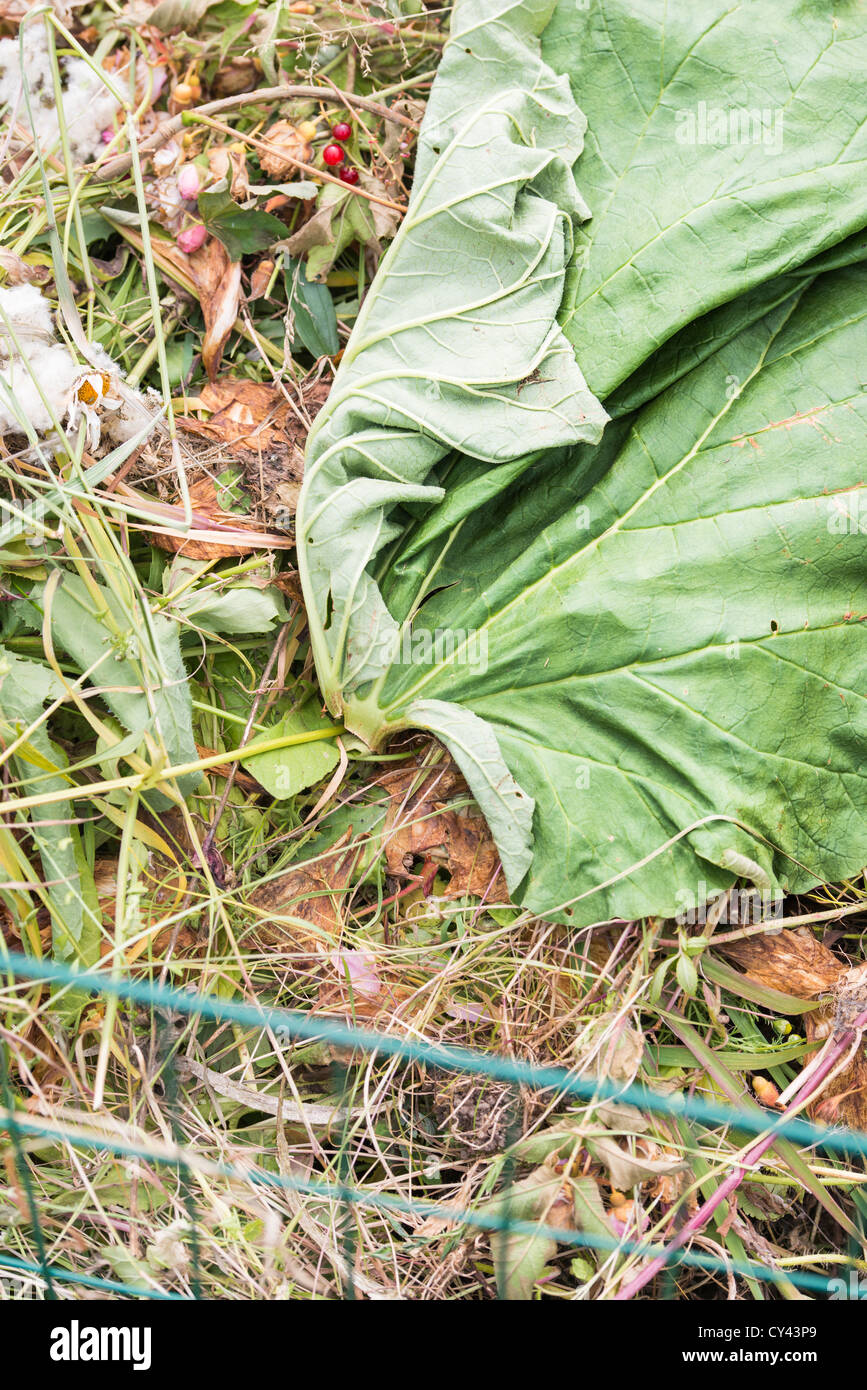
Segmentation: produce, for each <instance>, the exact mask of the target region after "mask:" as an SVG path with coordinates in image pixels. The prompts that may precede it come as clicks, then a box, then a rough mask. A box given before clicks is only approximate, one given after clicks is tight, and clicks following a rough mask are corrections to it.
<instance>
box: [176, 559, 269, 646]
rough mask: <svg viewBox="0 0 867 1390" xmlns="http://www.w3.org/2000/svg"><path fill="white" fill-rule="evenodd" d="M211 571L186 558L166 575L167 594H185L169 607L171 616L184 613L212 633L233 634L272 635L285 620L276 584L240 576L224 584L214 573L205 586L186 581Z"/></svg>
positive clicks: (198, 625)
mask: <svg viewBox="0 0 867 1390" xmlns="http://www.w3.org/2000/svg"><path fill="white" fill-rule="evenodd" d="M207 570H208V566H207V564H206V562H200V561H196V560H191V559H190V558H189V557H187V556H186V555H181V556H179V557H178V558H177V559H176V560H175V561H174V562H173V563H172V565H171V566H170V567H169V569H168V570H167V571H166V573H165V575H164V576H163V591H164V592H165V593H166V594H167V595H170V594H171V593H172V591H173V590H175V589H180V590H181V592H180V594H179V596H178V597H177V598H176V599H173V600H172V602H171V603H170V604H168V605H167V607H166V609H165V611H166V612H167V613H169V614H171V613H172V612H175V613H179V614H183V616H184V617H185V618H186V619H188V620H189V621H191V622H193V623H194V624H195V625H196V626H197V627H202V628H205V629H207V630H208V631H210V632H223V633H229V634H232V633H234V634H245V635H253V634H257V633H266V632H271V631H272V629H273V628H274V626H275V624H276V623H278V622H284V621H285V619H286V617H287V613H286V606H285V604H284V602H283V596H282V594H281V593H280V590H279V589H278V588H277V587H276V586H275V585H273V584H268V583H266V582H261V583H257V582H256V580H255V579H252V580H251V579H247V580H244V579H243V578H241V579H239V578H238V577H237V576H233V578H232V579H231V580H227V581H226V582H225V583H223V584H221V583H220V582H219V581H218V582H216V583H215V582H214V575H213V573H208V577H207V581H206V583H205V584H204V585H203V586H202V587H198V586H197V585H195V584H194V585H192V587H190V586H189V585H188V584H187V582H186V581H188V580H189V579H192V578H194V577H195V576H196V574H197V573H198V572H199V571H202V572H206V571H207Z"/></svg>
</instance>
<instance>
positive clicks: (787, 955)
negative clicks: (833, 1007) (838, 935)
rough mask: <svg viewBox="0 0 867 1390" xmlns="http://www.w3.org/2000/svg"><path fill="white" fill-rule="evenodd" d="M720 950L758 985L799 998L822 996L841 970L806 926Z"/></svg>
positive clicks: (730, 944) (726, 946)
mask: <svg viewBox="0 0 867 1390" xmlns="http://www.w3.org/2000/svg"><path fill="white" fill-rule="evenodd" d="M720 950H721V951H722V952H723V953H724V954H725V955H726V956H727V957H728V959H729V960H730V961H733V962H734V964H735V965H739V966H740V968H741V969H742V970H743V971H744V972H745V973H746V974H747V975H749V976H750V978H751V979H753V980H755V981H756V982H757V983H758V984H762V985H767V986H768V988H769V989H778V990H782V991H783V992H784V993H785V994H794V995H798V996H800V998H801V999H813V998H815V996H816V995H818V994H824V993H826V992H827V991H828V990H829V989H830V988H831V986H832V985H833V984H834V982H835V980H836V979H837V977H838V976H839V975H840V973H841V971H843V970H845V966H844V964H843V962H842V961H840V960H838V959H837V957H836V956H835V955H834V954H833V953H832V952H831V951H829V950H828V948H827V946H823V945H822V943H821V941H819V940H817V938H816V937H815V936H814V935H813V933H812V932H811V931H810V929H809V927H797V928H796V929H795V930H793V931H781V932H778V933H776V934H775V935H773V936H771V935H769V934H768V933H763V934H762V935H759V936H753V937H746V938H745V939H744V940H743V941H733V942H731V943H729V944H727V945H724V946H721V947H720Z"/></svg>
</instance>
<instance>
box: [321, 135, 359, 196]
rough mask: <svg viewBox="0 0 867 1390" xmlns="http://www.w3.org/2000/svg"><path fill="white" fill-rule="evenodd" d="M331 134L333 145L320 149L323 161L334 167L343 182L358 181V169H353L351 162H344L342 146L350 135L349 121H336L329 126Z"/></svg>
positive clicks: (344, 152)
mask: <svg viewBox="0 0 867 1390" xmlns="http://www.w3.org/2000/svg"><path fill="white" fill-rule="evenodd" d="M331 134H332V136H333V138H334V140H335V141H336V143H335V144H333V145H326V146H325V149H324V150H323V151H322V158H323V160H324V162H325V163H326V164H327V165H328V166H329V167H330V168H332V169H336V170H337V171H338V173H339V176H340V178H342V179H343V182H344V183H348V184H354V183H358V170H357V169H353V167H352V165H351V164H347V163H346V150H345V149H344V148H343V146H344V145H345V143H346V141H347V140H348V139H349V137H350V136H351V135H352V126H351V125H350V123H349V121H338V122H337V123H336V125H333V126H332V127H331Z"/></svg>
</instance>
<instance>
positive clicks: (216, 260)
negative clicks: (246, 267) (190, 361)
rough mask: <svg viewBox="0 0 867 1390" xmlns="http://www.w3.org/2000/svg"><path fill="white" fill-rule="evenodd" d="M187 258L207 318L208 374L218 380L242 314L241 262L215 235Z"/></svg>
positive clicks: (204, 349) (205, 353)
mask: <svg viewBox="0 0 867 1390" xmlns="http://www.w3.org/2000/svg"><path fill="white" fill-rule="evenodd" d="M187 259H188V261H189V265H190V269H191V271H192V275H193V279H194V280H195V284H196V291H197V294H198V298H199V303H200V304H201V306H202V314H203V316H204V319H205V336H204V340H203V342H202V362H203V363H204V367H205V371H206V372H207V373H208V377H209V378H210V380H211V381H214V380H215V379H216V376H217V370H218V368H219V366H220V360H221V358H222V356H223V348H224V347H225V345H226V339H227V338H228V336H229V334H230V333H231V331H232V327H233V325H234V322H235V320H236V318H237V317H238V306H239V304H240V300H241V263H240V261H230V260H229V253H228V252H227V250H226V248H225V246H224V245H223V243H222V242H221V241H218V240H217V238H216V237H213V236H212V237H210V238H209V239H208V240H207V241H206V242H205V244H204V246H202V247H201V248H200V250H198V251H194V252H193V254H192V255H191V256H189V257H188V258H187Z"/></svg>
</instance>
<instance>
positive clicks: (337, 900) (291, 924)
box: [247, 844, 360, 954]
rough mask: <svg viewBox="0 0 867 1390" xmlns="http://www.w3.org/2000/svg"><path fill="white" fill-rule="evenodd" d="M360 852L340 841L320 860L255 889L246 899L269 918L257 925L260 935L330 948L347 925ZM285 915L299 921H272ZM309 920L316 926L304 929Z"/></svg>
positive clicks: (281, 943) (271, 941)
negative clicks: (348, 895) (344, 901)
mask: <svg viewBox="0 0 867 1390" xmlns="http://www.w3.org/2000/svg"><path fill="white" fill-rule="evenodd" d="M359 853H360V851H359V850H358V849H356V848H352V849H349V850H347V849H345V848H344V847H343V846H342V845H341V844H338V845H336V846H335V847H334V848H333V849H332V851H331V852H330V853H328V854H324V855H322V856H320V857H318V858H317V860H316V862H315V863H313V862H310V863H305V864H299V865H297V866H296V867H294V868H290V869H287V870H286V872H285V873H282V874H278V875H277V877H276V878H273V879H270V880H269V881H267V882H265V883H262V884H260V885H259V886H258V887H257V888H254V889H253V891H252V892H251V893H250V894H249V896H248V898H247V901H248V903H249V904H250V905H251V906H252V907H254V908H256V909H258V913H257V915H259V914H261V916H262V918H263V919H264V920H261V921H260V923H259V924H258V926H257V929H256V934H257V936H258V938H259V939H260V940H262V941H263V942H266V943H268V944H272V945H279V946H285V945H288V944H290V943H292V942H296V943H297V944H299V945H300V946H301V947H302V948H303V949H304V950H306V951H311V952H315V953H317V954H325V953H327V952H328V951H329V950H331V949H332V948H333V946H334V944H335V942H336V941H337V938H338V937H339V935H340V932H341V930H342V927H343V917H342V913H341V898H342V894H343V893H344V892H345V891H346V889H347V887H348V886H349V883H350V881H351V878H352V874H353V870H354V866H355V863H356V861H357V859H358V857H359ZM281 917H282V918H284V919H285V918H293V919H294V921H285V920H284V921H283V922H275V921H272V920H270V919H272V918H281ZM304 923H309V925H310V927H311V928H312V930H310V931H305V930H304V926H303V924H304Z"/></svg>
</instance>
